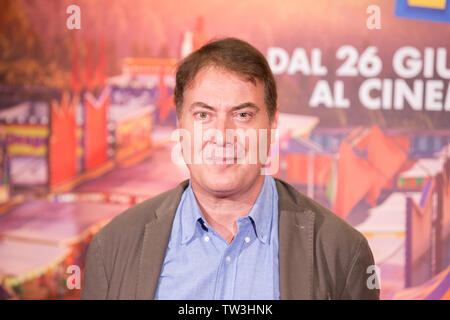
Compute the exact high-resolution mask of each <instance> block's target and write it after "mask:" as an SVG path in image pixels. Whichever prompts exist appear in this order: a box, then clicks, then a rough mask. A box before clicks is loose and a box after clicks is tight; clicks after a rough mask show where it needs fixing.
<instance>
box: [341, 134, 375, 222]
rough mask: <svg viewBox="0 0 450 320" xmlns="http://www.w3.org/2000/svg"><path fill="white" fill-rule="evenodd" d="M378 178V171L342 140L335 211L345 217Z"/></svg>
mask: <svg viewBox="0 0 450 320" xmlns="http://www.w3.org/2000/svg"><path fill="white" fill-rule="evenodd" d="M376 179H378V173H377V172H376V171H375V170H374V168H373V167H372V166H371V165H370V164H369V163H368V162H367V160H365V159H364V158H360V157H358V156H357V155H356V154H355V153H354V151H353V149H352V147H351V146H350V145H349V144H348V143H347V142H346V141H344V142H342V144H341V146H340V149H339V160H338V164H337V192H336V199H335V203H334V206H333V211H334V212H335V213H336V214H337V215H338V216H340V217H341V218H343V219H344V218H345V217H346V216H347V215H348V213H349V212H350V211H351V209H352V208H353V207H354V206H355V205H356V204H357V203H358V202H359V201H360V200H361V199H362V198H363V197H364V196H365V194H366V193H367V191H368V190H369V189H370V188H371V186H372V185H373V183H374V181H375V180H376Z"/></svg>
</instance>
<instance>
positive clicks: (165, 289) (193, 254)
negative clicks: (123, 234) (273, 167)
mask: <svg viewBox="0 0 450 320" xmlns="http://www.w3.org/2000/svg"><path fill="white" fill-rule="evenodd" d="M237 227H238V232H237V234H236V235H235V238H234V239H233V241H231V243H230V244H228V243H227V242H226V241H225V240H224V239H223V238H222V236H220V235H219V234H218V233H217V232H216V231H215V230H214V229H213V228H212V227H211V226H210V225H209V224H208V223H207V222H206V220H205V219H204V217H203V214H202V212H201V210H200V208H199V206H198V203H197V200H196V198H195V196H194V193H193V190H192V187H191V183H190V181H189V186H188V188H187V189H186V190H185V191H184V192H183V195H182V197H181V201H180V203H179V205H178V208H177V211H176V213H175V218H174V222H173V226H172V232H171V235H170V240H169V244H168V247H167V250H166V255H165V258H164V263H163V266H162V270H161V275H160V278H159V283H158V288H157V290H156V292H155V299H223V300H235V299H261V300H262V299H271V300H275V299H279V298H280V286H279V269H278V193H277V189H276V185H275V180H274V179H273V178H272V177H271V176H268V175H266V176H265V179H264V184H263V187H262V189H261V192H260V194H259V195H258V198H257V199H256V201H255V204H254V205H253V208H252V209H251V211H250V213H249V214H248V216H246V217H242V218H239V219H238V220H237Z"/></svg>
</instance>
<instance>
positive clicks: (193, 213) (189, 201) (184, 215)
mask: <svg viewBox="0 0 450 320" xmlns="http://www.w3.org/2000/svg"><path fill="white" fill-rule="evenodd" d="M197 225H200V226H201V227H202V228H203V229H204V230H208V228H207V226H206V222H205V221H204V220H203V215H202V213H201V211H200V208H199V206H198V204H197V199H196V198H195V195H194V191H193V190H192V186H191V180H190V179H189V186H188V187H187V188H186V190H185V197H184V199H183V203H182V205H181V244H185V243H187V242H188V241H189V240H191V239H192V237H193V236H194V234H195V231H196V229H197Z"/></svg>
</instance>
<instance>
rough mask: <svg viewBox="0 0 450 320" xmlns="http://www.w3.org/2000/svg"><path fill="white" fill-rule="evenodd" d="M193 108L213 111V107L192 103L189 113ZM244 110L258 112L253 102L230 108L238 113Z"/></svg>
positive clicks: (201, 103) (202, 103)
mask: <svg viewBox="0 0 450 320" xmlns="http://www.w3.org/2000/svg"><path fill="white" fill-rule="evenodd" d="M194 108H204V109H208V110H212V111H214V110H215V108H214V107H211V106H209V105H207V104H206V103H204V102H194V103H192V104H191V105H190V107H189V111H192V109H194ZM245 108H251V109H255V111H256V112H258V111H259V107H258V106H257V105H256V104H254V103H253V102H244V103H241V104H240V105H237V106H234V107H232V108H231V111H238V110H241V109H245Z"/></svg>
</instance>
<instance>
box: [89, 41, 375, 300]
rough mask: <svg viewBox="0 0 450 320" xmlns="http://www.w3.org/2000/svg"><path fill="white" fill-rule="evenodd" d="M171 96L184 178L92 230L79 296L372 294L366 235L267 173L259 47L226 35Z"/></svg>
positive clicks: (264, 77)
mask: <svg viewBox="0 0 450 320" xmlns="http://www.w3.org/2000/svg"><path fill="white" fill-rule="evenodd" d="M175 103H176V108H177V117H178V128H179V129H180V130H181V131H182V133H183V134H182V135H181V136H182V137H181V138H180V142H181V145H182V151H183V157H184V159H185V161H186V163H187V166H188V168H189V171H190V179H189V180H186V181H184V182H182V183H181V184H180V185H178V186H177V187H176V188H174V189H172V190H169V191H167V192H165V193H163V194H160V195H158V196H156V197H154V198H152V199H149V200H147V201H144V202H142V203H140V204H138V205H136V206H134V207H132V208H130V209H128V210H127V211H125V212H124V213H122V214H120V215H119V216H117V217H116V218H115V219H113V220H112V221H111V222H110V223H109V224H108V225H106V226H105V227H104V228H103V229H102V230H100V231H99V232H98V233H97V234H96V235H95V236H94V238H93V239H92V242H91V244H90V246H89V249H88V253H87V260H86V270H85V274H84V279H83V288H82V294H81V298H82V299H378V298H379V290H378V289H376V288H373V285H370V279H369V278H370V277H371V276H372V273H371V272H369V271H368V270H371V268H373V265H374V261H373V257H372V253H371V251H370V248H369V246H368V244H367V241H366V239H365V238H364V237H363V236H362V235H361V234H360V233H359V232H358V231H356V230H355V229H353V228H352V227H351V226H349V225H348V224H347V223H345V222H344V221H343V220H341V219H340V218H339V217H337V216H336V215H334V214H333V213H332V212H330V211H329V210H327V209H326V208H324V207H322V206H321V205H319V204H318V203H316V202H315V201H313V200H312V199H309V198H307V197H306V196H304V195H302V194H300V193H299V192H297V191H296V190H295V189H294V188H293V187H291V186H290V185H288V184H287V183H285V182H283V181H282V180H279V179H274V178H272V177H271V176H269V175H265V174H262V171H261V169H262V167H263V166H264V165H265V164H266V160H267V159H266V156H267V150H268V148H267V147H268V146H269V145H270V142H271V141H272V140H273V133H272V130H274V129H276V123H277V117H278V107H277V92H276V86H275V80H274V77H273V75H272V73H271V71H270V68H269V66H268V64H267V61H266V60H265V58H264V56H263V55H262V54H261V53H260V52H259V51H258V50H256V49H255V48H254V47H252V46H251V45H250V44H248V43H246V42H243V41H241V40H238V39H234V38H227V39H222V40H218V41H214V42H210V43H209V44H207V45H205V46H203V47H202V48H200V49H199V50H198V51H196V52H194V53H192V54H191V55H189V56H188V57H187V58H185V59H184V60H183V61H182V62H181V64H180V66H179V68H178V70H177V75H176V86H175ZM199 127H201V128H200V129H199ZM207 132H209V134H206V133H207ZM261 132H262V133H263V134H260V133H261ZM199 133H200V135H203V134H205V135H204V136H201V137H200V138H199ZM192 137H193V138H192ZM230 137H231V138H230ZM255 137H256V138H255ZM252 139H253V142H255V139H256V142H257V143H256V144H255V143H252V141H251V140H252ZM193 141H194V142H193ZM192 142H193V143H192ZM255 157H256V161H255ZM371 266H372V267H371ZM372 282H373V281H372Z"/></svg>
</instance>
